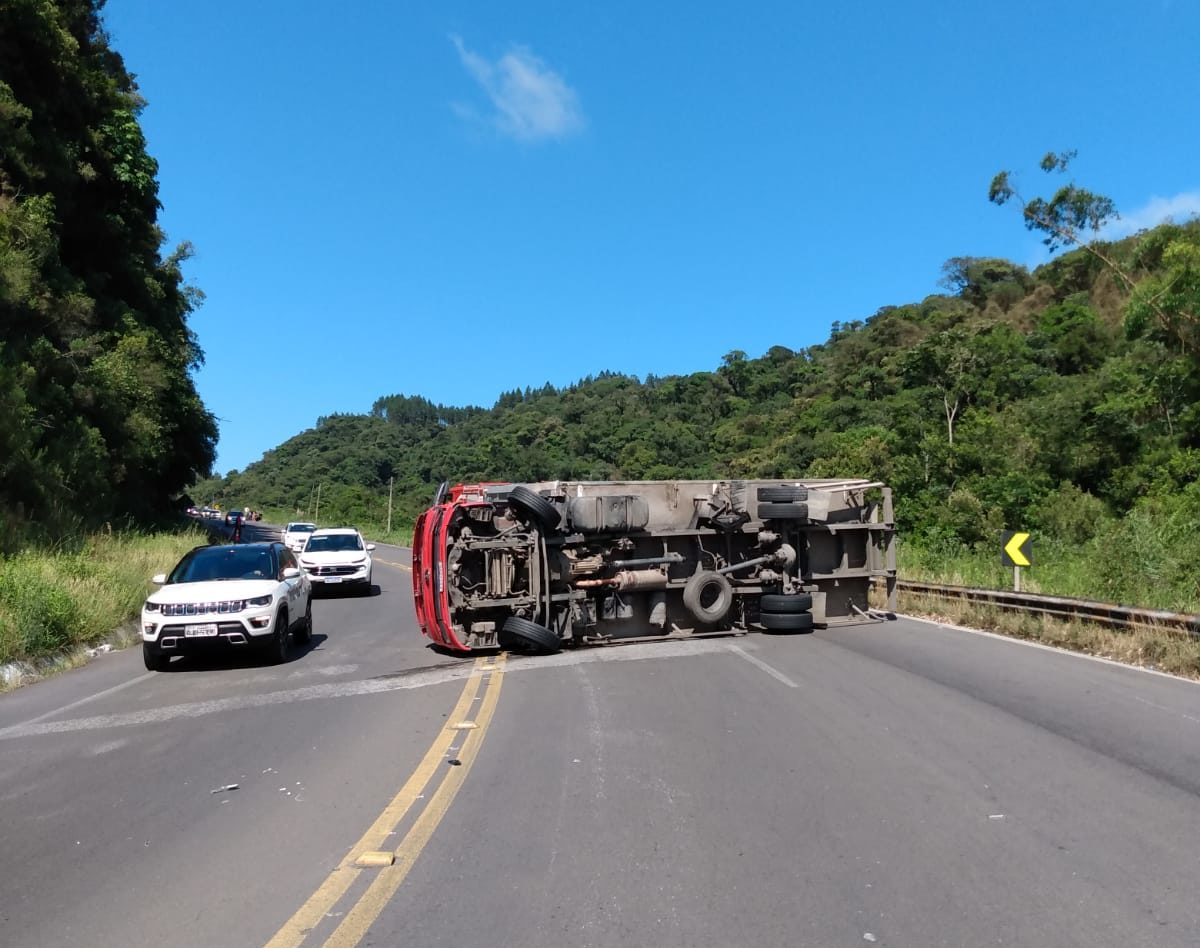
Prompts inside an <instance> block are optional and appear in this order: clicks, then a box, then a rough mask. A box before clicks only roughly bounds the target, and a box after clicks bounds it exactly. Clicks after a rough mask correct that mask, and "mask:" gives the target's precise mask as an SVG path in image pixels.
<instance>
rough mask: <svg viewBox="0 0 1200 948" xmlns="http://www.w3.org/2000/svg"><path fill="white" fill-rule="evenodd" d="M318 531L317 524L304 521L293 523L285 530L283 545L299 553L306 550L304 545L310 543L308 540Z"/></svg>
mask: <svg viewBox="0 0 1200 948" xmlns="http://www.w3.org/2000/svg"><path fill="white" fill-rule="evenodd" d="M316 529H317V525H316V524H315V523H308V522H307V521H303V520H297V521H293V522H292V523H289V524H288V525H287V526H286V527H284V528H283V545H284V546H286V547H287V548H288V549H289V550H291V551H292V552H293V553H299V552H300V551H301V550H303V549H304V544H305V543H307V542H308V538H309V537H310V536H311V535H312V532H313V531H314V530H316Z"/></svg>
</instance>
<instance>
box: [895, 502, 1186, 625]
mask: <svg viewBox="0 0 1200 948" xmlns="http://www.w3.org/2000/svg"><path fill="white" fill-rule="evenodd" d="M1133 526H1134V525H1131V524H1128V523H1126V524H1122V525H1120V529H1121V531H1122V533H1121V536H1120V537H1115V536H1112V535H1110V534H1105V535H1104V536H1101V537H1097V538H1095V539H1094V540H1091V541H1088V542H1086V543H1082V544H1064V543H1056V542H1052V541H1049V540H1042V541H1039V540H1038V538H1037V537H1036V536H1035V537H1034V543H1033V566H1031V567H1029V568H1026V569H1023V570H1022V571H1021V589H1022V591H1024V592H1033V593H1045V594H1047V595H1051V596H1070V597H1073V598H1076V599H1089V600H1094V601H1097V602H1112V603H1118V604H1122V605H1129V606H1139V607H1141V608H1144V609H1165V610H1168V611H1170V612H1187V613H1193V612H1200V554H1196V553H1195V552H1194V551H1193V548H1194V543H1195V541H1194V538H1193V537H1192V535H1191V533H1189V534H1188V535H1187V536H1183V535H1182V532H1181V534H1180V536H1178V537H1172V536H1169V531H1165V532H1164V533H1160V534H1159V535H1158V536H1157V538H1155V537H1153V536H1151V535H1149V534H1148V533H1147V532H1146V531H1138V530H1134V529H1133ZM1172 541H1173V542H1172ZM896 565H897V572H898V573H899V576H900V578H901V579H907V580H912V581H914V582H928V583H940V584H943V585H949V586H974V587H978V588H981V589H1012V588H1013V570H1012V567H1006V566H1002V565H1001V564H1000V543H999V539H998V538H997V541H996V543H995V544H994V545H993V546H992V547H989V548H987V549H982V548H980V547H978V546H977V547H973V548H972V547H962V546H956V547H954V548H949V549H941V550H939V549H936V548H933V549H930V548H926V547H922V546H918V545H916V544H910V543H905V542H903V540H901V541H900V542H899V543H898V544H897V555H896Z"/></svg>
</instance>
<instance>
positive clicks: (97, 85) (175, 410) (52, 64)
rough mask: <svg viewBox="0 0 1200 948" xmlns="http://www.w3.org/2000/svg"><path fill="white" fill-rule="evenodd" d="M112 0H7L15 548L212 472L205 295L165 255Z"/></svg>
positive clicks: (3, 68)
mask: <svg viewBox="0 0 1200 948" xmlns="http://www.w3.org/2000/svg"><path fill="white" fill-rule="evenodd" d="M102 6H103V0H55V2H48V0H4V2H2V3H0V552H2V551H3V550H5V549H12V548H13V547H16V546H19V545H20V544H21V543H22V542H24V541H25V540H27V539H30V538H35V537H38V536H42V537H51V538H52V537H55V536H57V535H61V533H62V532H63V531H64V530H68V529H74V528H76V527H79V526H87V525H89V524H95V523H100V522H103V521H105V520H109V519H111V518H114V517H118V516H123V515H133V516H136V517H147V516H153V515H155V514H157V513H159V512H161V511H163V510H164V509H166V508H167V507H168V505H169V504H170V502H171V500H170V499H171V497H172V496H174V495H178V493H179V492H180V491H181V490H183V489H185V488H186V487H187V486H189V485H190V484H192V483H193V482H194V481H195V480H196V478H197V477H198V476H201V475H205V474H207V473H208V471H209V468H210V465H211V463H212V459H213V452H214V446H215V443H216V435H217V431H216V424H215V421H214V419H213V417H212V415H211V414H210V413H209V412H208V411H207V410H206V409H205V407H204V405H203V404H202V403H201V400H200V398H199V396H198V395H197V392H196V388H195V386H194V384H193V380H192V374H191V373H192V370H193V369H194V368H195V367H196V366H197V365H198V364H199V363H200V360H201V352H200V348H199V346H198V345H197V343H196V338H195V336H194V335H193V333H192V331H191V329H190V328H189V327H188V323H187V317H188V314H189V313H190V312H191V311H192V309H193V307H194V306H195V305H196V303H197V301H198V298H199V294H198V291H196V290H195V289H193V288H192V287H189V286H188V285H187V284H186V282H185V281H184V278H183V274H182V271H181V265H182V263H183V260H184V259H185V258H186V256H187V248H186V246H183V247H180V248H177V249H176V250H174V251H173V252H170V253H167V254H165V255H164V253H163V250H162V245H163V233H162V232H161V230H160V229H159V227H158V224H157V217H158V211H159V203H158V183H157V181H156V175H157V170H158V169H157V165H156V163H155V161H154V159H153V158H151V157H150V156H149V155H148V154H147V152H146V143H145V140H144V138H143V135H142V130H141V127H140V125H139V123H138V115H139V112H140V110H141V109H142V107H143V104H144V103H143V101H142V99H141V97H140V96H139V94H138V90H137V85H136V83H135V81H134V79H133V77H132V76H131V75H130V74H129V72H128V71H127V70H126V69H125V66H124V63H123V62H122V59H121V57H120V55H118V54H117V53H116V52H115V51H114V50H113V49H112V48H111V47H110V45H109V42H108V38H107V37H106V35H105V33H104V31H103V28H102V24H101V22H100V19H99V17H100V9H101V7H102Z"/></svg>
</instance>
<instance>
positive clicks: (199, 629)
mask: <svg viewBox="0 0 1200 948" xmlns="http://www.w3.org/2000/svg"><path fill="white" fill-rule="evenodd" d="M217 631H218V629H217V626H216V623H210V624H209V625H189V626H188V627H187V630H186V631H185V632H184V636H185V637H186V638H189V639H206V638H211V637H212V636H214V635H216V634H217Z"/></svg>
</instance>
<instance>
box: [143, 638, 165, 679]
mask: <svg viewBox="0 0 1200 948" xmlns="http://www.w3.org/2000/svg"><path fill="white" fill-rule="evenodd" d="M142 661H143V662H145V664H146V669H147V670H148V671H152V672H165V671H166V670H167V666H168V665H170V664H171V656H170V655H164V654H163V653H162V652H156V651H154V650H153V649H151V648H150V646H149V645H147V644H146V643H145V642H143V643H142Z"/></svg>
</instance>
